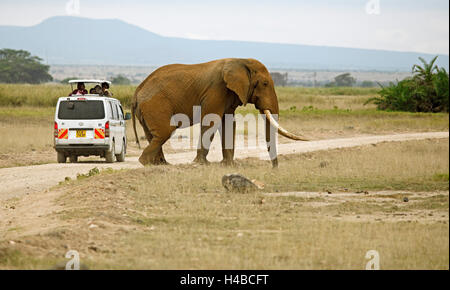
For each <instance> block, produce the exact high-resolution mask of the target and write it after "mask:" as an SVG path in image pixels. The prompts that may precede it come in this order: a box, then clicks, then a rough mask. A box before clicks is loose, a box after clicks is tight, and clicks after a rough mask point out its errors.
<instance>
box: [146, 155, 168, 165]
mask: <svg viewBox="0 0 450 290" xmlns="http://www.w3.org/2000/svg"><path fill="white" fill-rule="evenodd" d="M139 162H140V163H141V164H142V165H144V166H147V165H168V164H169V163H168V162H167V161H166V159H165V158H164V156H163V155H158V156H156V157H155V158H154V159H153V160H148V158H145V156H143V155H141V157H139Z"/></svg>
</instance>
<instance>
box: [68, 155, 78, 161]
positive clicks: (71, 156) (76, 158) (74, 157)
mask: <svg viewBox="0 0 450 290" xmlns="http://www.w3.org/2000/svg"><path fill="white" fill-rule="evenodd" d="M69 161H70V163H77V162H78V156H77V155H70V156H69Z"/></svg>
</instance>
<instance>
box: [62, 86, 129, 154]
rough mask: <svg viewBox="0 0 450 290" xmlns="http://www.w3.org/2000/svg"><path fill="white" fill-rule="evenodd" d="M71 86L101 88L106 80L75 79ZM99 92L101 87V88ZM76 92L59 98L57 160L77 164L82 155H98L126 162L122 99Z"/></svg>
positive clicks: (124, 118) (126, 117)
mask: <svg viewBox="0 0 450 290" xmlns="http://www.w3.org/2000/svg"><path fill="white" fill-rule="evenodd" d="M69 83H70V84H71V85H72V84H74V83H76V84H77V86H79V84H83V86H84V85H85V84H88V83H94V84H97V85H101V84H104V83H107V84H108V87H109V84H110V82H108V81H104V80H71V81H69ZM97 89H98V87H97ZM75 92H76V91H74V93H72V94H71V95H70V96H68V97H61V98H59V99H58V103H57V105H56V113H55V124H54V140H55V143H54V148H55V150H56V152H57V160H58V162H59V163H64V162H66V160H67V157H69V160H70V162H77V161H78V156H90V155H97V156H100V157H102V158H105V159H106V162H108V163H112V162H114V160H115V159H116V160H117V161H118V162H123V161H125V154H126V150H127V135H126V125H125V120H129V119H130V118H131V115H130V113H127V114H126V115H124V112H123V109H122V105H121V104H120V102H119V100H117V99H114V98H112V97H109V96H102V93H101V92H100V93H99V92H98V91H97V93H95V92H94V94H80V93H75Z"/></svg>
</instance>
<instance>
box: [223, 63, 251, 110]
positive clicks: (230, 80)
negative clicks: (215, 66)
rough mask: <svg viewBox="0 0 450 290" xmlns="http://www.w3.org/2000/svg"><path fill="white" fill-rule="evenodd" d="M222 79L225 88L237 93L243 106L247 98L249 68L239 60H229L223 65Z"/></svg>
mask: <svg viewBox="0 0 450 290" xmlns="http://www.w3.org/2000/svg"><path fill="white" fill-rule="evenodd" d="M223 80H224V81H225V84H226V85H227V88H228V89H230V90H232V91H233V92H234V93H236V95H238V97H239V99H240V100H241V102H242V104H243V105H244V106H245V105H246V104H247V102H248V98H249V89H250V70H249V69H248V68H247V66H246V65H245V64H244V63H242V62H241V61H239V60H237V59H236V60H229V61H227V62H226V63H225V65H224V67H223Z"/></svg>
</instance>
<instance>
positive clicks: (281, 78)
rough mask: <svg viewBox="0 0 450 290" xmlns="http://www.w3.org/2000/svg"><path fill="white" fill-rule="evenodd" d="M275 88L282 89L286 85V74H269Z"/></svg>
mask: <svg viewBox="0 0 450 290" xmlns="http://www.w3.org/2000/svg"><path fill="white" fill-rule="evenodd" d="M270 76H271V77H272V80H273V82H274V84H275V86H281V87H284V86H286V85H287V80H288V73H284V74H281V73H279V72H272V73H270Z"/></svg>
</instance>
